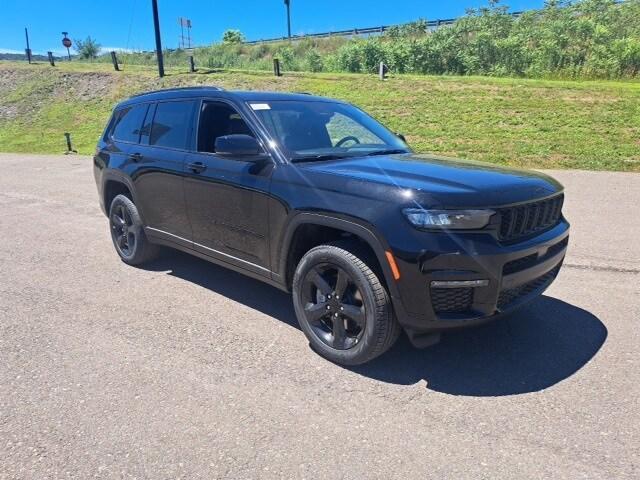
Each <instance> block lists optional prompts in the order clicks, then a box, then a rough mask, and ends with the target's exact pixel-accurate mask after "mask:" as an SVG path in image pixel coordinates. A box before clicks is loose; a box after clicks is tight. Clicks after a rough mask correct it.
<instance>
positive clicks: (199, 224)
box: [185, 100, 273, 275]
mask: <svg viewBox="0 0 640 480" xmlns="http://www.w3.org/2000/svg"><path fill="white" fill-rule="evenodd" d="M230 134H246V135H252V136H254V137H256V134H255V132H254V131H253V130H252V129H251V128H250V126H249V124H248V123H247V122H246V121H245V119H244V118H243V117H242V115H241V114H240V113H239V112H238V110H237V109H236V108H235V107H234V106H233V105H231V104H230V103H227V102H224V101H222V100H220V101H208V100H207V101H203V102H202V104H201V105H200V108H199V122H198V131H197V135H196V149H195V150H197V151H195V152H192V153H189V154H188V155H187V157H186V161H185V172H186V177H185V196H186V201H187V208H188V211H189V218H190V219H191V225H192V228H193V242H194V248H195V249H197V250H198V251H200V252H201V253H204V254H207V255H209V256H212V257H214V258H217V259H219V260H222V261H225V262H228V263H232V264H234V265H236V266H239V267H242V268H245V269H248V270H251V271H253V272H256V273H259V274H263V275H269V271H270V263H269V253H268V252H269V249H268V247H269V244H268V238H269V207H268V204H269V188H270V182H271V171H272V168H271V167H272V166H273V164H271V163H268V164H267V165H264V164H263V165H256V164H254V163H252V162H249V161H247V160H246V159H243V158H231V157H228V156H219V155H216V153H215V139H216V138H217V137H219V136H223V135H230Z"/></svg>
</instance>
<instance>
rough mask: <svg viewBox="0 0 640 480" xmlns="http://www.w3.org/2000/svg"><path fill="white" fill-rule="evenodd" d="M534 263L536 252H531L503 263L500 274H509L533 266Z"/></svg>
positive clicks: (536, 257)
mask: <svg viewBox="0 0 640 480" xmlns="http://www.w3.org/2000/svg"><path fill="white" fill-rule="evenodd" d="M536 263H538V254H537V253H532V254H531V255H527V256H526V257H522V258H517V259H515V260H511V261H510V262H507V263H505V264H504V267H502V274H503V275H509V274H510V273H515V272H519V271H521V270H525V269H527V268H529V267H533V266H534V265H535V264H536Z"/></svg>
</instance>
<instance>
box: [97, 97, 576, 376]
mask: <svg viewBox="0 0 640 480" xmlns="http://www.w3.org/2000/svg"><path fill="white" fill-rule="evenodd" d="M94 165H95V169H94V173H95V180H96V183H97V185H98V191H99V195H100V204H101V206H102V209H103V210H104V212H105V213H106V214H107V215H108V218H109V224H110V228H111V236H112V238H113V243H114V245H115V249H116V251H117V252H118V255H120V257H121V258H122V260H123V261H124V262H126V263H128V264H131V265H138V264H141V263H143V262H146V261H149V260H151V259H152V258H153V257H154V256H155V255H156V254H157V253H158V246H159V245H164V246H170V247H173V248H177V249H179V250H183V251H185V252H189V253H192V254H194V255H197V256H199V257H202V258H204V259H206V260H209V261H212V262H214V263H217V264H219V265H223V266H225V267H227V268H230V269H233V270H236V271H239V272H242V273H244V274H246V275H249V276H251V277H254V278H257V279H260V280H263V281H265V282H267V283H270V284H272V285H274V286H276V287H278V288H280V289H283V290H286V291H291V292H292V293H293V303H294V307H295V311H296V315H297V317H298V321H299V322H300V326H301V328H302V330H303V331H304V333H305V335H306V336H307V338H308V339H309V342H310V343H311V345H312V346H313V347H314V349H315V350H316V351H318V352H319V353H320V354H321V355H323V356H325V357H327V358H329V359H330V360H332V361H335V362H338V363H341V364H347V365H355V364H360V363H364V362H366V361H369V360H371V359H373V358H374V357H376V356H378V355H380V354H381V353H383V352H384V351H385V350H387V349H388V348H389V347H390V346H391V345H392V344H393V343H394V341H395V340H396V339H397V338H398V335H399V334H400V331H401V330H402V329H403V330H404V331H405V332H406V333H407V335H408V336H409V338H410V340H411V342H412V343H413V344H414V345H416V346H419V347H420V346H427V345H430V344H432V343H434V342H435V341H437V340H438V339H439V336H440V333H441V332H442V331H445V330H449V329H456V328H460V327H468V326H471V325H477V324H479V323H482V322H485V321H487V320H491V319H494V318H496V317H497V316H499V315H500V314H503V313H505V312H509V311H512V310H513V309H514V308H516V307H518V306H520V305H522V304H523V303H524V302H526V301H528V300H531V299H532V298H535V297H536V296H538V295H540V294H541V293H542V292H543V291H544V290H545V288H546V287H548V286H549V284H550V283H551V282H552V281H553V280H554V278H555V277H556V275H557V274H558V270H559V269H560V266H561V264H562V261H563V259H564V255H565V251H566V248H567V242H568V235H569V224H568V223H567V221H566V220H565V219H564V217H563V216H562V202H563V193H562V190H563V189H562V186H561V185H560V184H559V183H558V182H556V181H555V180H553V179H551V178H549V177H548V176H546V175H543V174H540V173H534V172H528V171H523V170H515V169H507V168H500V167H496V166H493V165H487V164H483V163H476V162H470V161H462V160H455V159H449V158H440V157H434V156H427V155H416V154H414V153H412V152H411V150H410V149H409V147H408V146H407V144H406V143H405V141H404V139H403V137H402V136H401V135H397V134H394V133H392V132H390V131H389V130H387V129H386V128H385V127H383V126H382V125H381V124H379V123H378V122H377V121H375V120H374V119H373V118H371V117H370V116H368V115H367V114H365V113H364V112H362V111H361V110H359V109H358V108H356V107H354V106H352V105H349V104H347V103H344V102H340V101H337V100H331V99H327V98H321V97H315V96H311V95H306V94H284V93H263V92H237V91H224V90H221V89H218V88H215V87H200V88H179V89H171V90H163V91H157V92H151V93H145V94H142V95H138V96H135V97H132V98H130V99H128V100H126V101H124V102H122V103H120V104H119V105H118V106H117V107H116V108H115V110H114V112H113V116H112V118H111V120H110V121H109V124H108V126H107V128H106V130H105V132H104V134H103V136H102V138H101V139H100V142H99V144H98V147H97V150H96V154H95V157H94Z"/></svg>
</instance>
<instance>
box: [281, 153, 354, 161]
mask: <svg viewBox="0 0 640 480" xmlns="http://www.w3.org/2000/svg"><path fill="white" fill-rule="evenodd" d="M340 158H345V156H344V155H336V154H335V153H323V154H319V155H298V156H296V157H291V161H292V162H314V161H322V160H338V159H340Z"/></svg>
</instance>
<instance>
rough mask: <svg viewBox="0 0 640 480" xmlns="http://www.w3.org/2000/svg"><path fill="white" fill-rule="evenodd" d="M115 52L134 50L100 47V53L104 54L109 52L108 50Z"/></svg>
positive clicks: (131, 49)
mask: <svg viewBox="0 0 640 480" xmlns="http://www.w3.org/2000/svg"><path fill="white" fill-rule="evenodd" d="M112 51H113V52H116V53H133V52H135V50H134V49H133V48H122V47H100V55H102V54H105V53H109V52H112Z"/></svg>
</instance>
